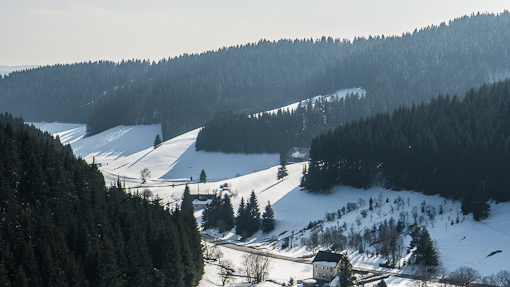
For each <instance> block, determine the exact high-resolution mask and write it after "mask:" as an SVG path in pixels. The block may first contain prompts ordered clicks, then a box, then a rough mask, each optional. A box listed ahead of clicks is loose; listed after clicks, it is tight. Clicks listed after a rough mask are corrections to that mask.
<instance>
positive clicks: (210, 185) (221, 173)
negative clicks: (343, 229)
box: [35, 123, 510, 285]
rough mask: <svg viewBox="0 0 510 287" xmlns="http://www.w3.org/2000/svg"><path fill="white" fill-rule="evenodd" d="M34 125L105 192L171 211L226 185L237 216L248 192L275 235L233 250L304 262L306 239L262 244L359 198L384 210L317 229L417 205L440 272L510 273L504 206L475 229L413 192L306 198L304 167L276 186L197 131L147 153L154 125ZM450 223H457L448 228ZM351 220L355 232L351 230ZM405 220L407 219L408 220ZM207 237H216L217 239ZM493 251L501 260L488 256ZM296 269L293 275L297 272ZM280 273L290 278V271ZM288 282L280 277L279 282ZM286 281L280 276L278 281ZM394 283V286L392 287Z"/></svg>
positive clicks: (365, 262) (268, 175)
mask: <svg viewBox="0 0 510 287" xmlns="http://www.w3.org/2000/svg"><path fill="white" fill-rule="evenodd" d="M35 125H36V126H37V127H39V128H41V129H42V130H45V131H49V132H51V133H53V134H54V135H58V136H59V137H60V139H61V140H62V141H63V142H64V143H69V144H71V146H72V148H73V150H74V152H75V154H76V155H77V156H81V157H82V158H84V159H85V160H87V161H88V162H92V160H93V159H94V158H95V161H96V163H99V164H101V166H100V170H101V171H102V172H103V174H104V176H105V180H106V182H107V184H109V183H113V182H115V181H116V180H117V178H118V177H120V178H121V180H122V181H123V182H124V183H125V184H126V186H127V187H129V188H131V189H139V190H142V189H146V188H147V189H150V190H151V191H152V192H153V193H154V194H158V195H159V196H160V197H161V198H162V199H163V201H164V202H169V203H178V202H179V201H180V198H181V196H182V192H183V190H184V188H183V185H184V184H186V183H188V184H190V187H191V191H192V193H196V192H200V193H208V192H213V191H214V190H217V189H218V188H219V186H220V184H223V183H229V184H230V185H231V186H232V191H233V192H234V193H235V194H236V195H237V196H236V197H235V198H233V199H232V204H233V206H234V209H237V207H238V205H239V202H240V200H241V198H242V197H244V198H247V197H248V196H249V194H250V193H251V191H252V190H254V191H255V193H256V194H257V197H258V201H259V207H260V209H261V210H262V209H263V208H264V207H265V205H266V204H267V202H268V201H270V202H271V204H272V205H273V209H274V211H275V214H276V229H275V230H274V231H273V232H271V233H269V234H262V233H261V232H260V231H259V232H257V233H255V235H254V236H253V237H252V238H250V239H249V240H248V241H247V242H244V243H241V242H238V241H237V240H238V236H236V235H235V234H234V233H233V232H231V233H228V234H225V236H224V239H226V240H229V241H235V242H236V243H238V244H246V245H253V246H258V247H259V248H261V249H264V250H266V251H269V252H277V253H282V254H285V255H289V256H295V257H297V256H302V255H306V254H310V251H307V250H306V249H305V248H303V247H302V246H300V245H299V241H300V240H299V239H300V238H302V237H306V236H308V234H307V233H306V232H305V233H303V234H301V235H299V236H296V239H295V241H294V244H295V245H298V246H296V247H294V248H290V249H285V250H280V249H279V248H276V246H278V244H269V243H268V241H269V239H279V238H282V237H284V236H288V235H289V234H290V233H292V231H294V232H295V233H297V232H299V231H300V230H302V229H303V228H304V227H306V226H307V225H308V224H309V222H310V221H317V220H322V219H324V218H325V214H326V213H327V212H336V211H337V210H338V209H341V208H342V207H344V206H346V205H347V203H349V202H359V199H360V198H362V199H364V200H365V202H368V200H369V198H370V197H372V198H380V197H383V198H384V199H385V200H384V202H386V199H387V200H388V203H384V204H382V207H381V208H380V209H379V212H378V211H375V210H374V211H369V213H368V216H366V218H361V217H362V216H361V211H362V210H363V209H367V207H366V206H365V207H361V208H359V209H358V210H355V211H353V212H350V213H347V214H345V215H344V216H342V218H341V219H337V220H335V221H332V222H326V223H325V224H324V228H326V227H331V226H335V225H336V226H340V225H343V224H344V222H345V224H346V225H347V226H348V228H352V229H354V230H363V229H364V228H365V227H369V228H370V227H372V226H373V224H374V223H376V222H381V221H384V220H389V219H390V218H391V217H393V218H394V219H395V220H398V219H399V215H400V213H401V212H408V213H411V211H412V210H413V207H416V208H417V209H420V205H421V204H422V203H423V202H424V201H425V202H426V203H427V205H430V206H433V207H435V210H436V213H435V217H434V218H433V219H430V218H428V219H424V220H423V221H422V223H423V224H424V225H426V226H427V228H428V230H429V232H430V234H431V236H432V239H433V240H435V242H436V246H437V248H438V250H439V252H440V255H441V258H440V259H441V261H442V263H443V265H444V267H445V268H446V270H448V271H453V270H455V269H457V268H458V267H460V266H469V267H472V268H474V269H476V270H478V271H479V272H480V273H482V275H490V274H492V273H495V272H498V271H499V270H510V255H509V254H510V244H509V242H510V203H499V204H496V203H492V204H491V213H490V216H489V218H488V219H486V220H484V221H481V222H476V221H474V220H473V219H472V216H470V215H468V216H464V215H462V213H461V212H460V202H453V201H449V200H445V199H444V198H441V197H439V196H426V195H423V194H420V193H416V192H412V191H400V192H397V191H390V190H385V189H382V188H372V189H369V190H359V189H354V188H350V187H345V186H337V187H336V188H334V189H333V191H332V193H331V194H327V195H324V194H310V193H308V192H306V191H302V190H301V189H300V188H299V183H300V178H301V174H302V170H303V165H304V164H302V163H297V164H290V165H288V166H287V168H288V171H289V176H288V177H287V178H286V179H285V180H283V181H278V180H277V178H276V175H277V169H278V166H279V155H277V154H262V155H239V154H222V153H207V152H202V151H201V152H197V151H195V140H196V136H197V134H198V131H199V130H198V129H197V130H193V131H190V132H188V133H185V134H183V135H181V136H178V137H176V138H173V139H171V140H168V141H166V142H164V143H163V144H162V145H161V146H159V147H158V148H156V149H154V147H153V142H154V139H155V137H156V135H157V134H161V127H160V126H159V125H148V126H119V127H116V128H112V129H110V130H107V131H105V132H103V133H101V134H98V135H95V136H91V137H84V135H85V126H84V125H76V124H59V123H35ZM144 168H148V169H149V170H150V172H151V178H150V179H149V180H148V181H147V182H146V183H145V184H142V183H141V179H140V171H141V170H142V169H144ZM202 169H204V170H205V171H206V173H207V176H208V182H207V183H201V184H198V183H197V181H198V178H199V174H200V171H201V170H202ZM399 197H400V198H401V199H402V200H403V201H404V202H405V204H404V205H403V206H402V205H401V206H400V207H399V206H397V205H395V204H394V201H395V199H397V198H399ZM440 206H442V207H443V210H444V212H443V213H442V214H439V208H440ZM201 213H202V211H196V213H195V215H196V217H197V219H198V220H199V221H200V219H201ZM420 215H422V214H421V213H420ZM457 218H459V223H456V222H454V224H452V221H456V220H457ZM357 219H358V223H359V225H358V224H357V223H356V221H357ZM407 220H411V221H412V220H413V219H412V218H411V217H410V216H409V217H408V219H407ZM420 220H421V219H420ZM207 233H209V234H211V235H213V236H219V237H221V235H220V234H218V233H216V232H210V231H207ZM406 244H407V243H406ZM498 250H499V251H501V252H498V253H496V254H494V255H493V256H488V255H489V254H491V253H493V252H495V251H498ZM236 256H237V255H236ZM350 258H351V261H352V262H353V263H354V265H355V266H358V267H369V268H380V267H379V263H381V262H382V261H383V259H382V258H380V257H378V258H374V257H371V258H369V257H367V255H362V254H358V253H354V252H351V254H350ZM289 266H290V265H289ZM209 268H210V267H209ZM300 268H301V267H299V268H298V267H296V270H298V269H300ZM305 269H306V268H305ZM300 270H302V268H301V269H300ZM306 270H308V269H306ZM282 272H283V271H282ZM285 272H290V275H293V274H292V268H290V270H287V271H285ZM285 272H284V273H285ZM399 272H406V273H411V272H412V270H411V269H410V268H409V269H403V270H400V271H399ZM287 275H288V274H287V273H285V276H287ZM285 276H283V275H281V276H280V277H279V279H282V278H283V277H285ZM293 276H294V277H295V278H306V277H310V276H311V274H308V276H305V277H303V276H299V275H298V274H294V275H293ZM401 283H402V282H400V281H399V282H396V281H395V284H401ZM402 284H403V283H402ZM213 285H214V284H213Z"/></svg>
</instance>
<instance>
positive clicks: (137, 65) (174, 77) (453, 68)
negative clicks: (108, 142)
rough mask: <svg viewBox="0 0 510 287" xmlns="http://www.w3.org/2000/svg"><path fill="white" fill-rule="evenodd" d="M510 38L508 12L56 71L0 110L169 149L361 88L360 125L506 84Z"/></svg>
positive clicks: (27, 82)
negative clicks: (195, 134)
mask: <svg viewBox="0 0 510 287" xmlns="http://www.w3.org/2000/svg"><path fill="white" fill-rule="evenodd" d="M509 35H510V13H508V12H507V11H505V12H504V13H502V14H499V15H493V14H478V15H471V16H465V17H462V18H459V19H456V20H454V21H450V22H449V23H448V24H441V25H439V26H430V27H426V28H423V29H420V30H419V31H418V30H415V31H414V32H413V33H404V34H402V36H399V37H396V36H392V37H385V36H383V35H381V36H376V37H369V38H368V39H366V38H356V39H354V40H353V41H352V42H351V41H348V40H340V39H332V38H326V37H323V38H321V39H317V40H313V39H304V40H286V39H283V40H280V41H273V42H270V41H266V40H261V41H259V42H258V43H253V44H246V45H240V46H235V47H225V48H222V49H219V50H217V51H208V52H204V53H201V54H193V55H187V54H184V55H181V56H179V57H174V58H169V59H162V60H159V61H158V62H157V63H156V62H154V61H152V62H151V61H149V60H143V61H141V60H126V61H122V62H120V63H113V62H108V61H99V62H89V63H76V64H66V65H62V64H59V65H55V66H48V67H41V68H36V69H30V70H27V71H22V72H14V73H11V74H10V75H9V76H6V77H4V78H1V79H0V106H1V107H2V108H3V109H5V110H6V111H8V112H10V113H13V114H14V115H22V116H23V117H24V118H25V119H26V120H28V121H62V122H86V123H87V127H88V132H89V134H96V133H99V132H101V131H104V130H106V129H108V128H111V127H114V126H117V125H120V124H124V125H133V124H152V123H162V127H163V135H164V140H167V139H169V138H171V137H173V136H175V135H178V134H180V133H182V132H186V131H189V130H190V129H193V128H197V127H200V126H203V125H204V123H206V122H207V121H209V120H211V119H212V118H213V116H214V114H215V113H216V112H221V111H227V110H232V111H235V112H246V113H248V114H249V113H254V112H260V111H263V110H268V109H274V108H275V107H278V106H284V105H287V104H289V103H292V102H296V101H299V100H303V99H306V98H309V97H310V96H313V95H317V94H327V93H330V92H334V91H335V90H337V89H340V88H351V87H363V88H364V89H366V90H367V91H368V92H367V95H366V97H364V98H361V99H360V100H359V101H357V103H356V106H355V107H353V108H354V110H356V112H355V113H353V114H355V116H354V117H355V118H357V117H360V116H367V115H373V114H375V113H376V112H378V111H385V110H391V109H393V108H396V107H398V106H399V105H400V104H411V103H412V102H420V101H422V100H429V99H430V98H431V97H433V96H435V95H437V94H439V93H455V92H457V93H461V92H463V91H466V90H467V89H469V88H471V87H474V86H479V85H481V84H482V83H483V82H485V81H490V80H494V79H498V78H499V77H502V76H504V75H507V74H508V71H509V57H508V54H509V51H508V49H510V48H509V47H510V40H509V38H510V36H509ZM347 109H349V107H346V108H345V111H344V113H346V114H348V113H349V111H347ZM351 119H353V118H347V120H351Z"/></svg>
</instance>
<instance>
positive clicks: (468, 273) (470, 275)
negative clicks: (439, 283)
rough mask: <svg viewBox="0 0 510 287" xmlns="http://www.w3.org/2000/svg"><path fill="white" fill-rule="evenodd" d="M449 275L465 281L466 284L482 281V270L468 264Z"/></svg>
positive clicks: (453, 278)
mask: <svg viewBox="0 0 510 287" xmlns="http://www.w3.org/2000/svg"><path fill="white" fill-rule="evenodd" d="M448 277H449V278H450V279H452V280H456V281H460V282H463V283H464V284H465V285H467V284H469V283H474V282H477V281H480V279H481V278H482V276H481V275H480V272H478V271H477V270H475V269H473V268H471V267H467V266H461V267H459V268H458V269H457V270H454V271H452V272H451V273H450V275H449V276H448Z"/></svg>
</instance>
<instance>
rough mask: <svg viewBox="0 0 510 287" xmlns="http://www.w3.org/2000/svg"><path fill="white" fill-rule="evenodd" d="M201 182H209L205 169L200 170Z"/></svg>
mask: <svg viewBox="0 0 510 287" xmlns="http://www.w3.org/2000/svg"><path fill="white" fill-rule="evenodd" d="M200 182H201V183H206V182H207V174H206V173H205V170H203V169H202V171H201V172H200Z"/></svg>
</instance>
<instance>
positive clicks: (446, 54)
mask: <svg viewBox="0 0 510 287" xmlns="http://www.w3.org/2000/svg"><path fill="white" fill-rule="evenodd" d="M372 40H374V39H372ZM373 43H374V44H373V45H370V46H369V47H367V48H366V49H363V50H356V51H354V52H353V53H350V54H348V55H346V56H345V57H342V58H341V59H339V60H338V61H336V62H335V63H334V64H333V65H331V66H329V67H328V68H327V69H326V71H325V72H324V74H323V76H322V77H321V80H320V81H321V83H320V84H319V86H320V87H322V91H325V92H328V93H333V92H334V91H336V90H337V89H338V88H351V87H362V88H363V89H365V90H366V91H367V93H366V95H365V96H359V95H348V96H347V97H346V98H345V99H338V98H337V99H332V100H329V101H326V100H324V99H319V100H309V101H308V102H305V103H303V104H301V106H300V107H299V108H298V109H297V110H296V111H294V112H293V111H280V112H279V113H274V114H270V113H266V114H264V115H261V116H258V117H249V116H248V115H247V114H246V113H244V114H243V113H235V112H221V113H217V114H216V115H215V117H214V118H213V120H211V121H210V122H208V123H207V124H206V125H205V128H203V129H202V130H201V132H200V134H199V137H198V138H197V143H196V147H197V149H199V150H206V151H224V152H237V153H264V152H271V153H276V152H285V151H286V150H288V149H289V148H290V147H292V146H302V147H309V145H310V142H311V139H312V138H313V136H317V135H319V134H320V133H321V132H324V131H327V130H328V129H330V128H334V127H336V126H337V125H339V124H343V123H346V122H348V121H351V120H355V119H358V118H361V117H366V116H370V115H375V114H376V113H377V112H381V111H391V110H393V109H395V108H397V107H398V106H400V105H408V106H411V105H412V104H413V103H421V102H422V101H425V102H427V101H429V100H430V99H431V98H432V97H434V96H437V95H438V94H446V93H450V94H455V93H458V94H463V93H464V92H465V91H467V90H469V89H470V88H473V87H479V86H480V85H482V84H483V83H484V82H491V81H497V80H499V79H503V78H505V77H506V76H509V75H510V13H508V12H505V13H502V14H500V15H487V14H479V15H472V16H470V17H468V16H465V17H462V18H459V19H456V20H454V21H450V22H449V23H448V24H446V23H444V24H441V25H439V26H431V27H427V28H423V29H421V30H419V31H418V30H415V31H414V32H413V33H412V34H411V33H406V34H403V35H402V36H401V37H384V36H382V37H377V39H375V41H373Z"/></svg>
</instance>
